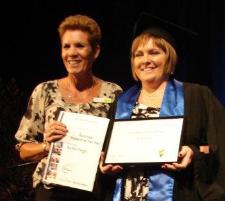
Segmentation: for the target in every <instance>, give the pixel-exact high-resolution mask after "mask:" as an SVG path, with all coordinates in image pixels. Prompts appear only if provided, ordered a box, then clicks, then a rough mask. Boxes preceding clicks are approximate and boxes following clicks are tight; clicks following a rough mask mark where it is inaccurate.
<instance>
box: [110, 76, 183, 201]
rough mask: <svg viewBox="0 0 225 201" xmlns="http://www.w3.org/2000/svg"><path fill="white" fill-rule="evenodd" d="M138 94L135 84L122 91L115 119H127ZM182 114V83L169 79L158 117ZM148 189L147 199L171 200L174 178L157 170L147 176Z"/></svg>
mask: <svg viewBox="0 0 225 201" xmlns="http://www.w3.org/2000/svg"><path fill="white" fill-rule="evenodd" d="M139 94H140V87H139V86H137V85H135V86H133V87H131V88H130V89H128V90H127V91H126V92H124V93H123V94H122V95H121V96H120V97H119V99H118V101H117V108H116V114H115V118H116V119H129V118H130V117H131V114H132V110H133V108H134V105H135V103H136V101H137V98H138V96H139ZM182 115H184V93H183V83H182V82H179V81H177V80H174V79H173V80H169V81H168V83H167V86H166V89H165V92H164V96H163V101H162V106H161V110H160V115H159V116H160V117H166V116H182ZM149 182H150V189H149V193H148V198H147V200H149V201H150V200H151V201H172V199H173V187H174V178H173V176H172V175H170V174H169V173H168V172H166V171H164V170H161V169H159V170H157V171H154V172H152V173H151V175H150V176H149ZM121 192H122V178H118V179H117V180H116V186H115V189H114V194H113V201H121Z"/></svg>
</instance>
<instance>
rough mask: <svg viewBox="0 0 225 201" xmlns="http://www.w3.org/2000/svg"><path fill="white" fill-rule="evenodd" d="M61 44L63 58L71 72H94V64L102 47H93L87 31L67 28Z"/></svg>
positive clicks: (68, 70) (80, 73)
mask: <svg viewBox="0 0 225 201" xmlns="http://www.w3.org/2000/svg"><path fill="white" fill-rule="evenodd" d="M61 45H62V49H61V56H62V60H63V63H64V65H65V67H66V70H67V72H68V73H69V74H73V75H85V74H89V73H91V72H92V64H93V62H94V60H95V59H96V58H97V57H98V55H99V51H100V48H99V47H96V48H95V49H93V47H92V46H91V44H90V40H89V34H88V33H87V32H84V31H81V30H79V29H76V30H66V31H65V33H64V34H63V35H62V37H61Z"/></svg>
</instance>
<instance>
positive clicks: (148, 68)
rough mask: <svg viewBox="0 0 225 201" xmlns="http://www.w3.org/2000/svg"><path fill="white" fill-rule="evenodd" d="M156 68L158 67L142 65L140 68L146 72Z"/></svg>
mask: <svg viewBox="0 0 225 201" xmlns="http://www.w3.org/2000/svg"><path fill="white" fill-rule="evenodd" d="M154 69H156V67H142V68H140V70H141V71H144V72H150V71H152V70H154Z"/></svg>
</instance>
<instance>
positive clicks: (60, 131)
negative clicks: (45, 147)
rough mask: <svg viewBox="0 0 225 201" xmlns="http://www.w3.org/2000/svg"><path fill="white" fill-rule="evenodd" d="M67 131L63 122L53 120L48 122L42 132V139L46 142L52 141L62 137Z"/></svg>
mask: <svg viewBox="0 0 225 201" xmlns="http://www.w3.org/2000/svg"><path fill="white" fill-rule="evenodd" d="M67 132H68V130H67V128H66V126H65V124H63V123H61V122H59V121H53V122H52V123H50V124H49V126H48V127H47V128H46V130H45V132H44V140H45V141H47V142H53V141H56V140H59V139H61V138H63V137H64V136H65V135H66V133H67Z"/></svg>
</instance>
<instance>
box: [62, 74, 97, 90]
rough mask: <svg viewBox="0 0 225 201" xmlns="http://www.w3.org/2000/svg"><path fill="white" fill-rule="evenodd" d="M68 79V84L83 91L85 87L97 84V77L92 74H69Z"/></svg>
mask: <svg viewBox="0 0 225 201" xmlns="http://www.w3.org/2000/svg"><path fill="white" fill-rule="evenodd" d="M66 80H67V84H68V86H70V87H74V88H76V89H77V90H78V91H83V90H85V89H88V88H91V87H93V86H94V85H95V84H96V77H94V76H93V75H92V74H89V75H85V76H74V75H70V74H69V75H68V76H67V78H66Z"/></svg>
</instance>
